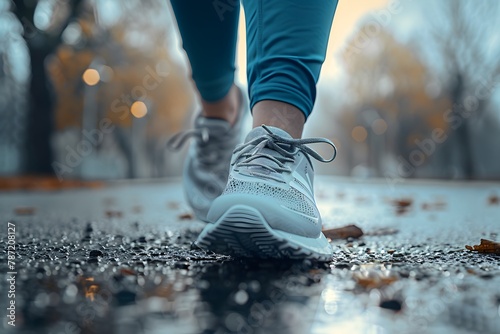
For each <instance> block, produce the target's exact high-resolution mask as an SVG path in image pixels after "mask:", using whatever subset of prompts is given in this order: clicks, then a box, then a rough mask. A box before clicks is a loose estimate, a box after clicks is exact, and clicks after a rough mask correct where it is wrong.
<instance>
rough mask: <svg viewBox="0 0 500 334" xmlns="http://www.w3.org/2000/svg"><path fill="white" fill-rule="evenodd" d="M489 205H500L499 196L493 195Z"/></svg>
mask: <svg viewBox="0 0 500 334" xmlns="http://www.w3.org/2000/svg"><path fill="white" fill-rule="evenodd" d="M488 203H489V204H490V205H500V197H498V196H497V195H491V196H490V197H489V198H488Z"/></svg>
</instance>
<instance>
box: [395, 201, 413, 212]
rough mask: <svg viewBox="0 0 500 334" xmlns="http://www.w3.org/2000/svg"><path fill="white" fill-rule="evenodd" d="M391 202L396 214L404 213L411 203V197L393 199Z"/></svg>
mask: <svg viewBox="0 0 500 334" xmlns="http://www.w3.org/2000/svg"><path fill="white" fill-rule="evenodd" d="M391 203H392V205H394V206H395V207H396V214H398V215H401V214H403V213H406V212H407V211H408V210H409V209H410V207H411V205H412V204H413V199H411V198H402V199H394V200H392V201H391Z"/></svg>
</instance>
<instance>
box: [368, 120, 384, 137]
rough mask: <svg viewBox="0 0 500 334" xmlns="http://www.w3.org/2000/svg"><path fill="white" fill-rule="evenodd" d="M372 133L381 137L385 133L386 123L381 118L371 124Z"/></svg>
mask: <svg viewBox="0 0 500 334" xmlns="http://www.w3.org/2000/svg"><path fill="white" fill-rule="evenodd" d="M372 130H373V133H375V134H376V135H383V134H384V133H385V132H386V131H387V123H386V121H384V120H383V119H382V118H378V119H376V120H374V121H373V123H372Z"/></svg>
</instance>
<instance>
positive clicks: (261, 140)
mask: <svg viewBox="0 0 500 334" xmlns="http://www.w3.org/2000/svg"><path fill="white" fill-rule="evenodd" d="M262 128H264V130H266V132H267V135H266V136H260V137H257V138H254V139H252V140H250V141H249V142H247V143H245V144H241V145H239V146H238V147H236V149H235V150H234V152H233V158H232V161H231V166H235V167H236V168H238V167H262V168H264V169H267V170H269V171H271V172H277V173H282V172H285V173H291V170H290V168H288V167H287V166H286V165H285V163H287V162H293V161H294V159H293V157H294V156H295V155H296V154H297V153H298V152H299V151H300V152H302V153H303V154H304V155H305V156H306V158H307V159H308V160H309V162H311V159H310V158H309V157H312V158H314V159H316V160H318V161H320V162H325V163H326V162H331V161H333V160H334V159H335V157H336V156H337V148H336V147H335V144H333V143H332V142H331V141H330V140H328V139H326V138H305V139H290V138H283V137H280V136H278V135H276V134H274V133H272V132H271V130H269V128H268V127H267V126H265V125H262ZM315 143H325V144H328V145H330V146H331V147H332V148H333V155H332V157H331V158H329V159H325V158H323V157H322V156H321V155H320V154H319V153H318V152H316V151H315V150H313V149H312V148H310V147H308V146H306V145H308V144H315ZM264 147H268V148H270V149H272V150H274V151H276V152H278V153H279V154H280V156H273V155H271V154H268V153H262V152H260V151H261V150H262V149H263V148H264ZM240 158H243V160H241V161H239V162H238V160H240ZM259 158H265V159H268V160H271V161H272V162H274V163H275V164H276V166H269V165H266V164H264V163H262V162H259V161H254V160H256V159H259ZM259 175H260V176H263V177H266V178H270V179H273V180H276V181H279V182H283V181H282V180H280V179H278V178H276V177H273V176H272V175H264V174H261V173H259Z"/></svg>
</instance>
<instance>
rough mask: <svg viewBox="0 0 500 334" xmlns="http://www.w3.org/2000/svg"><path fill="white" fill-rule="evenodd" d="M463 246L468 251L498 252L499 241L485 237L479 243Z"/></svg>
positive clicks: (499, 250)
mask: <svg viewBox="0 0 500 334" xmlns="http://www.w3.org/2000/svg"><path fill="white" fill-rule="evenodd" d="M465 248H467V249H468V250H470V251H476V252H479V253H493V254H500V243H498V242H494V241H490V240H486V239H481V244H480V245H475V246H469V245H466V246H465Z"/></svg>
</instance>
